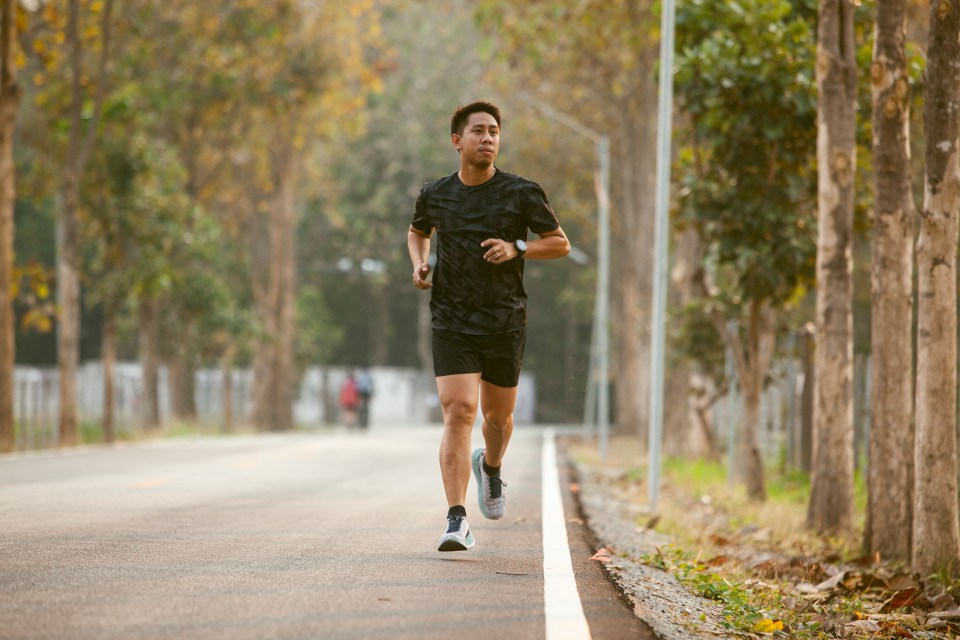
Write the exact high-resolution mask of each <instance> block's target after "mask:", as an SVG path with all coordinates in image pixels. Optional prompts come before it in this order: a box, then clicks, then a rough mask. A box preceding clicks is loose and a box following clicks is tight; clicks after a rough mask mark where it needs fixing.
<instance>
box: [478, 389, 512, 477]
mask: <svg viewBox="0 0 960 640" xmlns="http://www.w3.org/2000/svg"><path fill="white" fill-rule="evenodd" d="M516 404H517V388H516V387H498V386H497V385H495V384H491V383H489V382H487V381H486V380H481V381H480V407H481V410H482V411H483V441H484V444H485V445H486V449H487V450H486V452H485V453H484V454H483V457H484V460H485V461H486V463H487V464H488V465H489V466H491V467H499V466H500V462H501V461H502V460H503V455H504V454H505V453H506V452H507V445H508V444H509V443H510V436H512V435H513V409H514V406H516Z"/></svg>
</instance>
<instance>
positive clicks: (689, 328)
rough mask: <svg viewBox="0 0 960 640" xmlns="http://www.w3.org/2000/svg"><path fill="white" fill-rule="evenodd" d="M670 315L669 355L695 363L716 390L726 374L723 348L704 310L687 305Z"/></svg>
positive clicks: (720, 339) (696, 305)
mask: <svg viewBox="0 0 960 640" xmlns="http://www.w3.org/2000/svg"><path fill="white" fill-rule="evenodd" d="M671 315H672V319H673V322H672V323H671V327H670V328H669V338H670V344H671V346H672V349H670V352H671V353H676V354H684V355H685V357H687V358H690V359H693V360H695V361H696V362H697V364H698V365H699V367H700V370H701V371H702V372H703V373H704V374H706V375H707V376H709V377H710V379H711V380H713V383H714V384H715V385H716V386H718V387H719V386H721V385H722V384H723V382H724V376H725V373H726V372H725V371H724V367H725V364H726V347H725V345H724V344H723V339H722V337H721V336H720V334H719V333H718V332H717V328H716V326H715V325H714V323H713V320H712V319H711V318H710V313H709V311H708V308H707V307H706V306H705V305H703V304H700V303H690V304H688V305H686V306H685V307H683V308H681V309H676V310H674V311H673V312H672V314H671Z"/></svg>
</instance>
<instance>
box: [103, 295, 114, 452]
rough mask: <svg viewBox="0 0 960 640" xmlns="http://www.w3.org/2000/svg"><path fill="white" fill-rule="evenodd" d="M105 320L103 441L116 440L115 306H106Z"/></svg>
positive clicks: (108, 304) (110, 441)
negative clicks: (114, 410) (114, 409)
mask: <svg viewBox="0 0 960 640" xmlns="http://www.w3.org/2000/svg"><path fill="white" fill-rule="evenodd" d="M104 316H105V317H104V319H103V356H102V357H103V440H104V442H106V443H108V444H110V443H112V442H113V441H114V440H115V439H116V433H115V430H114V427H115V425H114V412H113V408H114V405H115V400H116V364H117V314H116V308H115V305H113V304H110V303H107V304H105V305H104Z"/></svg>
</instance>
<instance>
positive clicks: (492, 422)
mask: <svg viewBox="0 0 960 640" xmlns="http://www.w3.org/2000/svg"><path fill="white" fill-rule="evenodd" d="M483 420H484V422H486V423H487V425H488V426H490V427H492V428H494V429H496V430H497V431H506V430H507V428H508V427H509V426H510V423H511V422H512V421H513V414H512V413H508V414H503V413H498V412H496V411H484V412H483Z"/></svg>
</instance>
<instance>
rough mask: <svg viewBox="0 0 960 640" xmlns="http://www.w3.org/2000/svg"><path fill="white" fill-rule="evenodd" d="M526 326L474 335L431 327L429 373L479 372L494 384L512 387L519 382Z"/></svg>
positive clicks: (482, 377) (438, 375)
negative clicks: (430, 370) (431, 358)
mask: <svg viewBox="0 0 960 640" xmlns="http://www.w3.org/2000/svg"><path fill="white" fill-rule="evenodd" d="M526 342H527V329H526V327H523V328H521V329H519V330H515V331H511V332H510V333H498V334H494V335H489V336H478V335H473V334H469V333H459V332H457V331H445V330H443V329H434V330H433V372H434V373H435V374H436V376H437V377H438V378H439V377H440V376H450V375H455V374H458V373H480V378H481V379H483V380H486V381H487V382H489V383H490V384H495V385H497V386H498V387H515V386H517V383H518V382H519V381H520V366H521V365H522V364H523V347H524V345H525V344H526Z"/></svg>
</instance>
